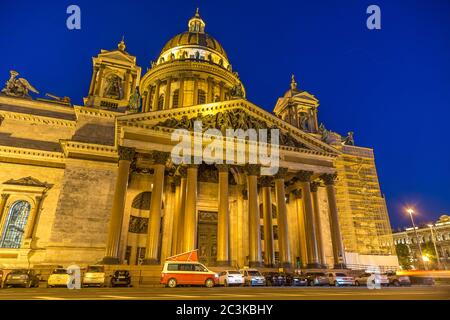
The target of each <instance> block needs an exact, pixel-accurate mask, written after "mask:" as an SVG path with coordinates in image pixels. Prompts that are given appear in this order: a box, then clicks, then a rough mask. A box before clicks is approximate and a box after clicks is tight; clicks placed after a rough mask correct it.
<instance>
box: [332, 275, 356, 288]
mask: <svg viewBox="0 0 450 320" xmlns="http://www.w3.org/2000/svg"><path fill="white" fill-rule="evenodd" d="M328 282H329V283H330V285H332V286H335V287H340V286H353V285H354V284H355V278H353V277H351V276H349V275H346V274H345V273H343V272H330V273H328Z"/></svg>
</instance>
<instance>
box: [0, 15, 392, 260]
mask: <svg viewBox="0 0 450 320" xmlns="http://www.w3.org/2000/svg"><path fill="white" fill-rule="evenodd" d="M205 27H206V24H205V22H204V20H203V19H202V18H201V17H200V14H199V12H198V10H197V12H196V13H195V15H194V16H193V17H192V18H191V19H190V20H189V21H188V29H187V30H186V31H184V32H182V33H180V34H178V35H175V36H174V37H173V38H172V39H170V40H169V41H168V42H167V43H166V44H165V45H164V47H163V48H162V50H161V53H160V55H159V57H158V58H157V59H156V60H155V61H153V62H152V63H151V66H150V67H149V68H148V71H147V72H146V73H145V74H142V69H141V67H139V66H138V65H137V64H136V57H135V56H133V55H132V54H131V53H129V52H128V50H127V47H126V45H125V42H124V40H122V41H120V42H119V44H118V46H117V49H113V50H101V51H100V53H99V54H98V55H97V56H96V57H94V58H93V70H92V78H91V80H90V86H89V91H88V92H87V95H86V97H84V99H83V102H84V105H82V106H78V105H72V103H71V101H70V98H68V97H57V96H54V95H51V94H47V96H46V98H31V96H30V92H34V93H37V90H36V89H35V88H34V87H33V86H32V85H31V84H30V82H32V81H31V79H29V80H30V82H28V81H27V80H26V79H24V78H18V76H19V74H18V72H15V71H11V73H10V77H9V80H7V82H6V85H5V87H4V89H3V90H2V93H1V94H0V194H1V198H0V268H12V267H28V266H42V265H63V266H67V265H70V264H78V265H82V266H85V265H89V264H96V263H101V264H106V265H116V264H121V265H129V266H140V265H143V266H144V265H159V264H161V263H162V262H164V260H165V258H166V257H169V256H172V255H175V254H179V253H182V252H186V251H190V250H193V249H198V256H199V259H200V261H201V262H203V263H205V264H206V265H208V266H230V267H235V268H237V267H244V266H255V267H277V268H278V267H284V268H300V267H302V268H333V267H336V268H344V267H348V268H352V266H356V265H373V264H376V265H380V266H396V265H398V262H397V257H396V256H395V251H394V249H393V241H392V234H391V228H390V222H389V218H388V213H387V209H386V203H385V200H384V197H383V195H382V193H381V190H380V185H379V182H378V176H377V172H376V167H375V161H374V155H373V150H372V149H370V148H365V147H359V146H356V145H355V142H354V139H353V133H352V132H349V133H348V135H346V136H341V135H339V134H338V133H336V132H333V131H331V130H328V129H327V128H326V127H325V125H323V124H320V122H319V120H318V110H319V100H318V99H317V98H316V97H315V96H314V95H313V94H311V93H309V92H307V91H305V90H303V89H302V88H301V86H300V85H298V84H297V82H296V79H295V77H294V76H292V77H291V81H290V84H289V82H288V81H286V92H285V93H284V94H282V96H281V97H280V98H279V99H278V101H277V103H276V105H275V106H274V109H273V112H268V111H266V110H264V109H263V108H261V107H259V106H257V105H255V104H253V103H252V102H251V101H250V100H248V99H247V98H246V91H245V86H244V84H243V83H242V82H241V79H240V78H239V75H238V73H237V72H236V71H234V68H233V66H232V64H231V62H230V60H229V58H228V56H227V53H226V51H225V50H224V48H223V47H222V46H221V44H220V43H219V42H218V41H217V40H216V39H215V38H213V37H212V36H211V35H209V34H208V33H206V32H205ZM195 121H202V123H204V124H207V126H206V125H205V129H206V128H212V129H216V130H217V131H218V132H222V133H224V132H225V130H226V129H229V128H231V129H234V130H238V129H242V130H248V129H252V128H254V129H273V128H276V129H278V130H279V168H278V170H277V172H276V174H274V175H264V174H262V173H261V172H262V169H263V168H262V167H263V166H264V165H263V164H254V163H245V164H242V163H228V162H227V163H221V164H219V163H216V164H210V163H206V162H202V163H194V164H192V163H181V164H177V163H175V161H174V159H173V158H172V157H171V152H172V150H173V148H174V146H175V145H176V143H177V142H176V141H173V139H172V135H173V133H174V131H176V130H179V129H185V130H188V131H192V130H193V127H194V122H195ZM227 143H231V144H236V143H244V144H245V145H248V144H249V141H248V140H246V137H234V138H232V139H229V141H228V140H227ZM258 143H260V142H258ZM249 150H250V148H249V147H248V148H246V149H245V152H244V153H247V155H248V153H249V152H250V151H249Z"/></svg>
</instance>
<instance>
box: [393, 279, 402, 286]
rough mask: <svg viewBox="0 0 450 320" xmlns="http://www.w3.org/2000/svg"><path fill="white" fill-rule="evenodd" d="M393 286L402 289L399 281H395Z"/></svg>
mask: <svg viewBox="0 0 450 320" xmlns="http://www.w3.org/2000/svg"><path fill="white" fill-rule="evenodd" d="M392 284H393V285H394V287H400V282H399V281H398V280H394V281H393V282H392Z"/></svg>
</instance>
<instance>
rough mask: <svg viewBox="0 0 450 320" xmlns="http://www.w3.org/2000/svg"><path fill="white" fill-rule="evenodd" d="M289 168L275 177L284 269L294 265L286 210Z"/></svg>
mask: <svg viewBox="0 0 450 320" xmlns="http://www.w3.org/2000/svg"><path fill="white" fill-rule="evenodd" d="M286 173H287V168H279V169H278V173H277V174H276V175H275V197H276V201H277V210H278V246H279V252H280V262H281V265H282V266H283V267H290V266H291V265H292V258H291V248H290V245H289V229H288V217H287V208H286V192H285V189H284V177H285V176H286Z"/></svg>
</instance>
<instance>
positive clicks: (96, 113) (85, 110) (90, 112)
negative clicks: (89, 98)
mask: <svg viewBox="0 0 450 320" xmlns="http://www.w3.org/2000/svg"><path fill="white" fill-rule="evenodd" d="M74 109H75V114H76V116H77V119H78V117H79V115H87V116H91V117H98V118H108V119H115V118H116V117H118V116H123V115H124V113H123V112H117V111H110V110H104V109H98V108H91V107H84V106H74Z"/></svg>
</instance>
